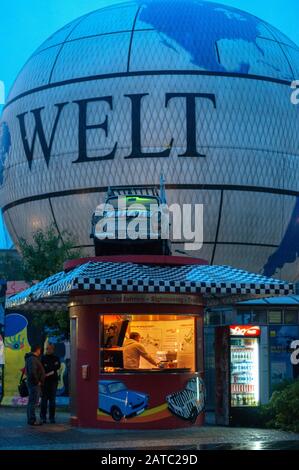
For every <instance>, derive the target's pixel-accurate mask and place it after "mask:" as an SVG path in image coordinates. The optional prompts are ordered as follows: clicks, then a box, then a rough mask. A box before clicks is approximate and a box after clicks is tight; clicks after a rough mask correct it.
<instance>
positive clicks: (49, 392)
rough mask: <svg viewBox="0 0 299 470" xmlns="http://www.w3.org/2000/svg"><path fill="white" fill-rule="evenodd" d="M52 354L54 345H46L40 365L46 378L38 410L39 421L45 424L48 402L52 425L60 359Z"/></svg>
mask: <svg viewBox="0 0 299 470" xmlns="http://www.w3.org/2000/svg"><path fill="white" fill-rule="evenodd" d="M54 352H55V346H54V344H52V343H48V345H47V347H46V354H44V355H43V356H42V365H43V366H44V369H45V373H46V376H45V383H44V387H43V392H42V401H41V409H40V417H41V420H42V422H43V423H46V422H47V408H48V402H49V420H50V423H52V424H54V423H55V411H56V391H57V385H58V370H59V369H60V359H59V357H58V356H55V354H54Z"/></svg>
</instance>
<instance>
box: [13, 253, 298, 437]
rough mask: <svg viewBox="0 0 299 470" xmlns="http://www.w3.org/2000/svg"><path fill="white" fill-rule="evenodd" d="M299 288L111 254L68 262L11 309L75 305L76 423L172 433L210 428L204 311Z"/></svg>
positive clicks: (200, 265)
mask: <svg viewBox="0 0 299 470" xmlns="http://www.w3.org/2000/svg"><path fill="white" fill-rule="evenodd" d="M292 289H293V287H292V285H291V284H288V283H284V282H282V281H279V280H275V279H269V278H265V277H263V276H259V275H256V274H251V273H248V272H247V271H242V270H238V269H233V268H230V267H227V266H209V265H207V264H205V262H204V261H201V260H199V259H192V258H185V257H184V258H182V257H175V256H158V255H156V256H147V255H143V256H142V255H140V256H129V255H127V256H113V257H112V256H111V257H106V258H104V257H102V258H88V259H87V258H85V259H79V260H73V261H69V262H67V263H66V264H65V271H63V272H60V273H57V274H55V275H54V276H51V277H50V278H48V279H46V280H44V281H42V282H40V283H39V284H37V285H34V286H32V287H31V288H29V289H27V290H25V291H23V292H21V293H19V294H16V295H14V296H12V297H9V298H8V299H7V300H6V309H16V308H18V310H22V309H28V310H32V309H38V310H40V309H43V308H44V309H47V310H49V309H53V310H56V309H57V308H59V309H62V308H68V309H69V315H70V324H71V364H72V366H71V423H72V424H73V425H75V426H82V427H84V426H85V427H98V428H110V429H163V428H164V429H167V428H168V429H171V428H178V427H186V426H192V425H198V426H200V425H202V424H204V399H205V396H204V370H203V307H204V305H211V304H212V303H213V302H215V301H216V302H219V300H220V299H221V301H222V302H225V299H227V301H228V302H231V299H232V296H238V298H249V297H254V296H259V295H261V296H267V295H280V294H282V295H283V294H288V293H291V292H292Z"/></svg>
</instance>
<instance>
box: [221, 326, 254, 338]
mask: <svg viewBox="0 0 299 470" xmlns="http://www.w3.org/2000/svg"><path fill="white" fill-rule="evenodd" d="M229 330H230V335H231V336H251V337H254V338H256V337H258V336H260V335H261V329H260V327H259V326H252V325H231V326H230V327H229Z"/></svg>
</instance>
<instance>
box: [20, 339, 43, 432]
mask: <svg viewBox="0 0 299 470" xmlns="http://www.w3.org/2000/svg"><path fill="white" fill-rule="evenodd" d="M41 352H42V348H41V346H40V345H34V346H32V347H31V352H30V353H27V354H25V370H26V376H27V386H28V392H29V397H28V405H27V422H28V424H30V425H31V426H39V425H40V424H42V423H40V422H37V420H36V415H35V408H36V406H37V405H38V402H39V398H40V395H41V387H42V386H43V383H44V379H45V371H44V368H43V366H42V363H41V361H40V355H41Z"/></svg>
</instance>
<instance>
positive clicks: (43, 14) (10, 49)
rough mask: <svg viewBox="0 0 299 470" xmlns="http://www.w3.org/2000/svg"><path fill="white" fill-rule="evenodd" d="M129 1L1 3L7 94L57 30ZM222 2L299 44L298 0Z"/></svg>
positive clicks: (2, 74)
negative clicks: (34, 55) (41, 46)
mask: <svg viewBox="0 0 299 470" xmlns="http://www.w3.org/2000/svg"><path fill="white" fill-rule="evenodd" d="M124 1H126V0H63V1H61V0H26V1H25V0H11V1H6V2H2V5H1V28H0V44H1V45H2V48H1V59H2V60H1V65H0V80H2V81H4V83H5V87H6V94H7V93H8V90H9V88H10V87H11V85H12V83H13V81H14V79H15V77H16V75H17V73H18V72H19V70H20V69H21V67H22V66H23V65H24V63H25V61H26V60H27V59H28V58H29V56H30V55H31V54H32V53H33V52H34V50H35V49H37V47H38V46H39V45H40V44H41V43H42V42H43V41H44V40H45V39H46V38H47V37H48V36H50V35H51V34H53V33H54V32H55V31H56V30H58V29H59V28H61V27H62V26H64V25H65V24H66V23H68V22H70V21H72V20H73V19H75V18H77V17H78V16H81V15H84V14H85V13H88V12H89V11H92V10H96V9H97V8H101V7H103V6H106V5H112V4H116V3H123V2H124ZM219 3H222V4H226V5H230V6H233V7H236V8H240V9H241V10H245V11H247V12H249V13H252V14H254V15H256V16H258V17H260V18H262V19H263V20H265V21H268V22H269V23H270V24H272V25H273V26H276V27H277V28H278V29H280V30H281V31H282V32H284V33H285V34H286V35H287V36H289V37H290V38H291V39H292V40H293V41H295V42H296V43H297V44H299V18H298V3H297V1H296V0H275V1H273V0H262V1H261V0H228V1H221V2H219Z"/></svg>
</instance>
